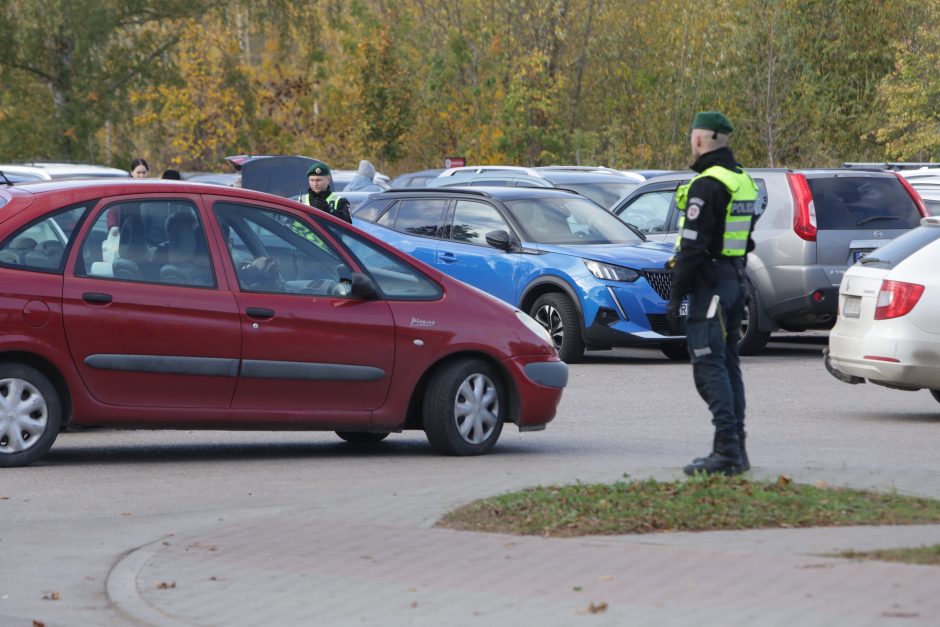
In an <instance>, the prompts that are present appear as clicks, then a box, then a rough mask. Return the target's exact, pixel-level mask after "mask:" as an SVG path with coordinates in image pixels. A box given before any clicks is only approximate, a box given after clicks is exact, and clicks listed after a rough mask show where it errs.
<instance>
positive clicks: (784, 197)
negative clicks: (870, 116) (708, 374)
mask: <svg viewBox="0 0 940 627" xmlns="http://www.w3.org/2000/svg"><path fill="white" fill-rule="evenodd" d="M748 173H749V174H750V175H751V176H752V177H753V178H754V181H755V182H756V183H757V186H758V187H759V188H760V191H761V199H760V202H759V211H760V215H759V216H758V219H757V221H756V223H755V225H754V233H753V237H754V242H755V244H756V247H755V249H754V251H753V252H751V253H750V254H749V255H748V262H747V278H748V301H747V316H746V317H745V320H744V323H743V328H742V337H741V344H740V349H741V353H742V354H743V355H755V354H757V353H759V352H760V351H761V350H763V348H764V346H765V345H766V344H767V341H768V340H769V339H770V334H771V333H772V332H773V331H776V330H778V329H783V330H785V331H804V330H806V329H828V328H830V327H832V325H833V324H834V323H835V319H836V308H837V304H838V301H839V283H840V282H841V281H842V275H843V274H844V273H845V271H846V269H847V268H848V267H849V266H850V265H852V264H853V263H855V262H856V261H858V260H859V259H860V258H861V257H863V256H865V255H866V254H868V253H869V252H871V251H872V250H874V249H875V248H877V247H879V246H881V245H882V244H884V243H885V242H887V241H889V240H891V239H892V238H894V237H895V236H897V235H899V234H901V233H903V232H905V231H907V230H909V229H912V228H914V227H916V226H917V225H918V224H919V223H920V219H921V217H923V216H926V215H927V210H926V209H925V207H924V204H923V202H922V201H921V199H920V197H919V196H918V195H917V193H916V192H915V191H914V190H913V188H912V187H911V186H910V184H909V183H908V182H907V181H906V180H905V179H904V178H902V177H901V176H900V175H898V174H896V173H894V172H885V171H866V170H858V169H833V170H787V169H777V168H756V169H749V170H748ZM693 176H695V173H694V172H673V173H670V174H665V175H662V176H657V177H654V178H651V179H649V180H648V181H646V182H645V183H643V184H641V185H639V186H637V188H636V189H634V190H633V191H632V192H631V193H630V194H629V195H627V196H626V197H624V198H622V199H621V200H620V202H618V203H617V204H616V205H615V206H614V207H613V208H612V209H611V211H613V212H614V213H615V214H616V215H618V216H620V218H621V219H622V220H624V221H625V222H627V223H629V224H631V225H634V226H635V227H636V228H637V229H638V230H639V231H641V232H642V233H643V234H644V235H646V236H647V237H648V238H650V239H657V240H665V241H675V238H676V233H677V230H678V229H677V226H676V224H677V219H678V212H677V210H676V205H675V198H674V196H675V191H676V188H677V187H678V186H679V185H682V184H684V183H687V182H688V181H689V180H691V179H692V177H693Z"/></svg>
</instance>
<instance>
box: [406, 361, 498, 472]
mask: <svg viewBox="0 0 940 627" xmlns="http://www.w3.org/2000/svg"><path fill="white" fill-rule="evenodd" d="M422 409H423V413H424V432H425V434H426V435H427V438H428V442H430V443H431V446H433V447H434V449H435V450H437V451H438V452H439V453H443V454H444V455H482V454H483V453H487V452H489V451H490V449H492V448H493V446H494V445H495V444H496V440H498V439H499V434H500V433H501V432H502V430H503V414H504V413H505V412H506V411H507V410H508V409H509V402H508V399H507V395H506V390H505V387H504V385H503V382H502V379H500V377H499V376H498V375H497V374H496V372H495V371H494V370H493V367H492V366H490V365H489V364H487V363H486V362H485V361H482V360H479V359H461V360H458V361H454V362H451V363H449V364H446V365H444V366H443V367H442V368H441V369H440V370H438V371H437V372H436V373H435V374H434V376H433V377H432V378H431V380H430V382H429V384H428V387H427V391H426V392H425V395H424V404H423V407H422Z"/></svg>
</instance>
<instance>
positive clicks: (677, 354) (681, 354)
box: [659, 342, 690, 361]
mask: <svg viewBox="0 0 940 627" xmlns="http://www.w3.org/2000/svg"><path fill="white" fill-rule="evenodd" d="M659 350H661V351H662V352H663V355H665V356H666V357H668V358H669V359H671V360H673V361H689V359H690V357H689V345H688V344H686V343H685V342H670V343H669V344H660V346H659Z"/></svg>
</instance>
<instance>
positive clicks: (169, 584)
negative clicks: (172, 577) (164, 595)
mask: <svg viewBox="0 0 940 627" xmlns="http://www.w3.org/2000/svg"><path fill="white" fill-rule="evenodd" d="M175 587H176V582H175V581H158V582H157V590H169V589H170V588H175Z"/></svg>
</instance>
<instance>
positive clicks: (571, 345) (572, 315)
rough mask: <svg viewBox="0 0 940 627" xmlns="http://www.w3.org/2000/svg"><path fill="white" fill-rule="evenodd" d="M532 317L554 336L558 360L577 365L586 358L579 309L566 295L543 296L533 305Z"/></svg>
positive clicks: (555, 293)
mask: <svg viewBox="0 0 940 627" xmlns="http://www.w3.org/2000/svg"><path fill="white" fill-rule="evenodd" d="M530 315H531V316H532V317H533V318H535V321H536V322H538V323H539V324H541V325H542V326H543V327H545V330H546V331H548V334H549V335H551V336H552V343H553V344H554V345H555V350H556V351H557V352H558V358H559V359H561V360H562V361H564V362H566V363H569V364H576V363H578V362H580V361H581V359H582V358H583V357H584V348H585V346H584V338H583V337H582V336H581V321H580V318H581V316H580V314H579V313H578V309H577V307H575V306H574V303H572V302H571V299H570V298H568V297H567V296H565V295H564V294H559V293H557V292H552V293H549V294H543V295H542V296H539V297H538V299H536V301H535V303H534V304H533V305H532V309H531V312H530Z"/></svg>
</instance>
